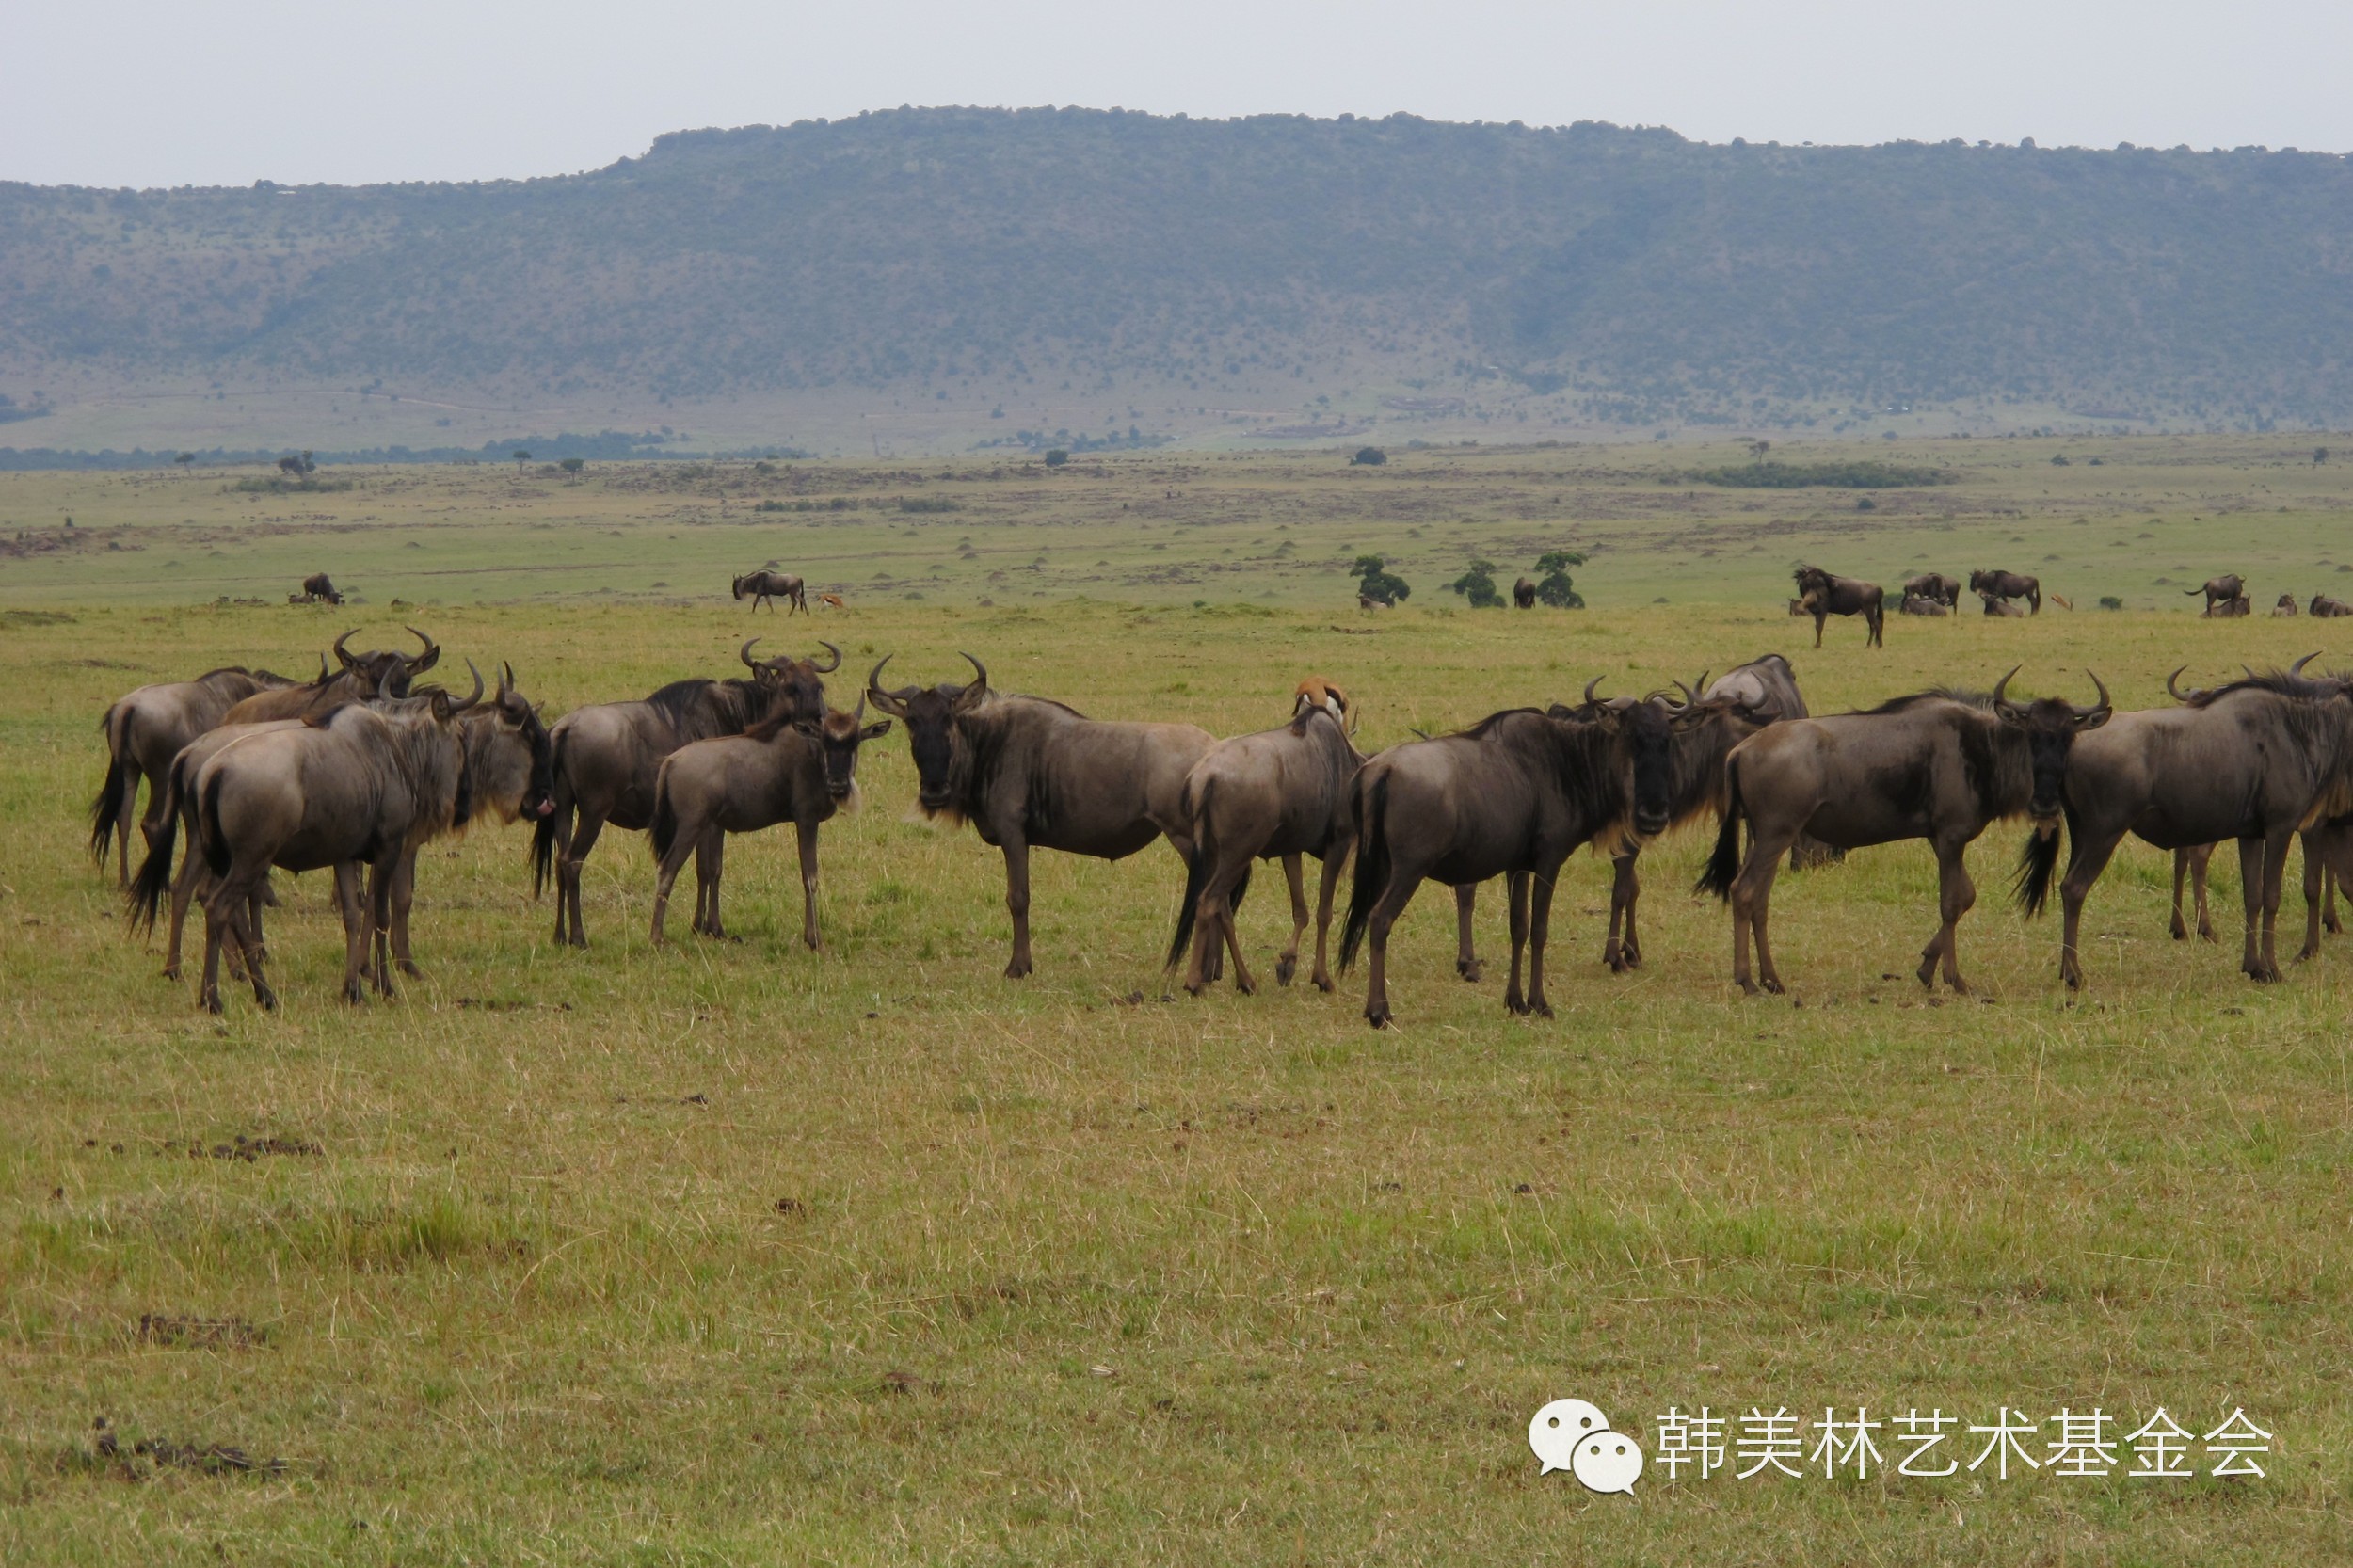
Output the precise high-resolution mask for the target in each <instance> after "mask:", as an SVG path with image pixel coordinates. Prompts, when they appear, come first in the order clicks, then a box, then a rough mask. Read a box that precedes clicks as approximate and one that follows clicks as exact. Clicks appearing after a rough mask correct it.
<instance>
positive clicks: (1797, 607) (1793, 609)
mask: <svg viewBox="0 0 2353 1568" xmlns="http://www.w3.org/2000/svg"><path fill="white" fill-rule="evenodd" d="M1813 613H1814V607H1813V606H1812V605H1810V604H1808V603H1807V602H1806V601H1805V600H1802V599H1793V600H1790V601H1789V616H1790V618H1791V619H1792V620H1798V619H1802V618H1803V617H1805V616H1810V615H1812V614H1813Z"/></svg>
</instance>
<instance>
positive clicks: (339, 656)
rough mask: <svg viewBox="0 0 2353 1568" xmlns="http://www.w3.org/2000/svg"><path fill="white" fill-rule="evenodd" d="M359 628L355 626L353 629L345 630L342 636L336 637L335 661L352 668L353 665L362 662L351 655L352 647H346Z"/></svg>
mask: <svg viewBox="0 0 2353 1568" xmlns="http://www.w3.org/2000/svg"><path fill="white" fill-rule="evenodd" d="M359 630H360V629H359V628H358V627H356V626H355V627H353V628H352V629H351V631H349V632H344V634H343V635H342V636H340V637H338V638H336V639H335V662H336V663H337V664H341V665H343V667H344V668H345V669H349V668H351V666H352V665H354V664H358V663H359V662H360V661H359V660H357V659H354V658H353V657H352V656H351V651H350V649H348V648H344V644H345V643H347V642H349V641H351V639H352V636H353V634H354V633H355V632H358V631H359Z"/></svg>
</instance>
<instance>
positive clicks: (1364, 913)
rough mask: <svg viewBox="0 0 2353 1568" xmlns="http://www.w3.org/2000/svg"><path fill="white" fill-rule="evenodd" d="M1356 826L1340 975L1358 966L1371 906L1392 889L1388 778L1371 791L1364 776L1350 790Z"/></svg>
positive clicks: (1382, 778)
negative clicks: (1357, 954)
mask: <svg viewBox="0 0 2353 1568" xmlns="http://www.w3.org/2000/svg"><path fill="white" fill-rule="evenodd" d="M1350 792H1352V793H1353V795H1354V796H1355V799H1354V800H1353V802H1351V805H1352V807H1353V809H1354V814H1355V818H1356V826H1357V838H1356V880H1355V882H1354V884H1353V886H1352V887H1351V888H1349V891H1348V923H1347V924H1346V925H1345V926H1343V927H1341V928H1340V972H1341V973H1343V974H1345V973H1347V972H1348V970H1349V968H1350V967H1351V966H1352V965H1353V964H1354V963H1355V962H1356V949H1357V947H1358V945H1359V944H1361V943H1362V942H1363V941H1364V939H1365V928H1366V927H1367V926H1369V925H1370V924H1371V923H1372V906H1373V905H1374V904H1378V903H1380V902H1381V895H1382V893H1383V892H1385V891H1386V890H1387V888H1388V886H1389V776H1388V775H1387V774H1386V773H1384V774H1382V775H1381V776H1380V777H1378V778H1376V779H1374V780H1373V781H1372V787H1371V789H1370V790H1369V791H1368V790H1367V789H1366V787H1365V782H1364V775H1363V774H1361V773H1360V774H1358V775H1357V776H1356V782H1355V783H1354V784H1353V785H1351V786H1350Z"/></svg>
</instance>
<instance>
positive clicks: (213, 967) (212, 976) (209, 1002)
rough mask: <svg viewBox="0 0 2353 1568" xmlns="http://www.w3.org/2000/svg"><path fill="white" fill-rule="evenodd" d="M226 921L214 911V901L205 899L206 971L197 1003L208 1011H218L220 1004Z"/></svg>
mask: <svg viewBox="0 0 2353 1568" xmlns="http://www.w3.org/2000/svg"><path fill="white" fill-rule="evenodd" d="M227 929H228V928H227V925H226V922H224V921H223V920H220V919H218V918H216V916H215V915H214V913H213V901H212V900H211V899H209V898H208V899H206V900H205V901H204V973H203V975H202V976H201V977H200V979H199V980H198V982H197V987H196V1000H197V1004H198V1005H199V1006H200V1007H202V1008H203V1009H204V1010H205V1011H206V1012H208V1013H217V1012H219V1011H220V1010H221V1006H220V939H221V936H222V934H223V933H224V932H225V931H226V930H227Z"/></svg>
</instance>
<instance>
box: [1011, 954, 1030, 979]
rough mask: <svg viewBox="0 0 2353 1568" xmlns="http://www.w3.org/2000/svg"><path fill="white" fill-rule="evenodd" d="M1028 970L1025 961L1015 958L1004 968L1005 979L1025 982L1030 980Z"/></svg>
mask: <svg viewBox="0 0 2353 1568" xmlns="http://www.w3.org/2000/svg"><path fill="white" fill-rule="evenodd" d="M1030 968H1031V966H1030V965H1029V963H1028V962H1027V961H1026V960H1023V959H1019V958H1016V959H1015V960H1014V961H1013V962H1012V963H1010V964H1008V965H1006V966H1005V978H1006V979H1007V980H1027V979H1029V978H1030Z"/></svg>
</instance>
